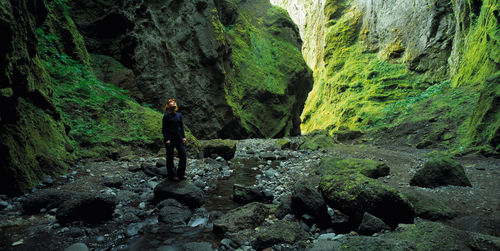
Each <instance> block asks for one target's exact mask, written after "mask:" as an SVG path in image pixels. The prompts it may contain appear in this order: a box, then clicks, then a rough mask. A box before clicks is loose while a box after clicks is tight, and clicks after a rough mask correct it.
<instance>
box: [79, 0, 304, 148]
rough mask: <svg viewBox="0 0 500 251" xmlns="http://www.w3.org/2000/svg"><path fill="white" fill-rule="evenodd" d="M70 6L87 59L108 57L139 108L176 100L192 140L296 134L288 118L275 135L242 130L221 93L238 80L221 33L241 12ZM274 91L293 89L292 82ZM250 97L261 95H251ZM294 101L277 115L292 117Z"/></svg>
mask: <svg viewBox="0 0 500 251" xmlns="http://www.w3.org/2000/svg"><path fill="white" fill-rule="evenodd" d="M71 4H72V16H73V17H74V19H75V21H76V23H77V24H78V27H79V29H80V31H81V32H82V34H83V35H84V36H85V40H86V44H87V48H88V49H89V51H90V52H92V53H94V54H102V55H106V56H108V57H112V58H114V59H115V60H117V61H119V62H120V63H122V64H123V65H124V66H125V67H127V68H129V69H131V70H132V71H133V73H134V76H133V77H131V78H128V79H131V80H130V81H128V83H129V84H127V86H124V87H125V88H127V89H129V90H131V91H132V93H131V94H132V95H133V96H135V97H137V98H138V99H139V100H140V101H143V102H145V103H149V104H153V106H154V107H156V108H159V109H161V107H162V106H163V104H164V103H165V102H166V100H167V99H168V98H171V97H175V98H176V99H177V101H178V104H179V106H180V108H181V112H183V113H184V114H185V120H186V124H188V125H189V126H190V127H191V128H192V130H193V133H194V134H195V135H197V136H198V137H203V138H214V137H224V138H226V137H232V138H241V137H246V136H250V135H252V136H260V137H262V136H268V137H269V136H277V132H282V134H290V133H292V134H297V132H298V131H299V127H298V124H299V123H298V118H295V121H294V122H293V123H292V122H291V120H292V117H286V116H285V117H286V118H285V117H284V118H280V119H281V120H286V121H287V122H285V123H281V124H271V126H272V127H274V128H277V132H274V131H262V130H259V129H258V128H256V127H255V125H254V126H249V123H248V121H247V120H246V119H245V115H246V114H245V115H244V114H242V113H240V112H239V111H240V110H241V109H240V108H237V107H236V106H237V104H234V102H231V101H230V99H231V94H229V93H230V91H228V90H227V88H228V86H231V85H232V84H233V83H234V77H235V76H237V75H238V72H235V71H234V70H233V67H232V65H233V61H232V55H233V54H234V53H235V51H234V50H235V47H234V46H231V45H230V39H228V38H227V34H226V33H227V30H228V27H230V26H234V25H235V24H234V22H235V20H236V17H237V16H239V14H240V13H241V12H243V9H241V8H240V7H239V6H240V3H239V2H238V1H213V0H205V1H181V2H179V1H162V2H155V1H72V3H71ZM254 4H255V5H262V4H263V3H261V2H259V1H256V2H255V3H254ZM269 7H270V6H268V7H266V8H269ZM96 10H97V11H96ZM264 13H266V9H264ZM290 25H293V24H291V23H290ZM274 28H276V29H278V28H279V27H278V26H277V25H275V26H274ZM292 35H293V34H292ZM236 50H237V49H236ZM263 53H270V52H269V51H266V52H263ZM104 71H107V70H104ZM132 79H133V80H132ZM295 79H296V81H295V82H298V81H302V82H304V81H305V83H306V84H305V86H307V82H310V80H307V79H305V80H304V79H300V78H298V79H297V78H295ZM309 79H310V76H309ZM254 81H257V82H263V81H265V79H258V78H255V79H254ZM283 81H287V80H283ZM288 81H289V80H288ZM130 83H135V84H133V85H135V87H132V88H129V87H128V86H133V85H130ZM255 84H258V83H255ZM281 84H283V85H294V83H293V81H289V82H283V83H281ZM295 89H297V88H295ZM305 89H307V88H305ZM306 93H307V90H306V91H305V92H303V93H301V94H300V96H304V97H305V95H306ZM247 94H248V93H247ZM287 94H292V93H291V92H288V93H287ZM250 96H261V94H260V93H251V92H250ZM300 100H301V98H296V101H294V102H288V103H287V105H286V107H285V108H284V109H285V110H290V109H292V110H294V111H299V110H300V109H299V108H300V105H299V104H298V102H300ZM259 113H262V111H260V112H259ZM278 116H280V115H278ZM280 122H282V121H280ZM288 124H293V126H288ZM287 126H288V127H287ZM285 127H287V128H285ZM292 129H293V130H292Z"/></svg>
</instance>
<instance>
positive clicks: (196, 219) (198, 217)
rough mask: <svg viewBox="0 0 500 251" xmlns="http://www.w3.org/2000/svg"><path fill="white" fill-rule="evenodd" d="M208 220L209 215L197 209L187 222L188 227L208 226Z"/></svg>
mask: <svg viewBox="0 0 500 251" xmlns="http://www.w3.org/2000/svg"><path fill="white" fill-rule="evenodd" d="M209 220H210V214H209V213H208V211H207V210H206V209H205V208H198V209H196V210H195V212H194V213H193V215H192V216H191V219H190V220H189V222H188V226H190V227H197V226H206V225H208V221H209Z"/></svg>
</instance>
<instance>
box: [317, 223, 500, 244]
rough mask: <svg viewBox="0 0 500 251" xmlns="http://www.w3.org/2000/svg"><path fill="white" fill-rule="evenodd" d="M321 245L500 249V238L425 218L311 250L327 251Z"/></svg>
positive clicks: (346, 238) (330, 242)
mask: <svg viewBox="0 0 500 251" xmlns="http://www.w3.org/2000/svg"><path fill="white" fill-rule="evenodd" d="M321 246H323V247H329V248H330V249H327V250H372V251H375V250H393V251H399V250H429V251H430V250H498V249H499V248H500V238H498V237H495V236H490V235H483V234H478V233H473V232H467V231H461V230H458V229H455V228H452V227H448V226H446V225H444V224H441V223H437V222H428V221H422V222H418V223H416V224H409V225H402V226H401V227H398V229H397V230H396V231H395V232H390V233H386V234H379V235H378V236H376V237H368V236H348V237H344V238H341V239H338V240H334V241H327V243H318V244H314V245H311V246H310V249H309V250H325V249H319V248H320V247H321Z"/></svg>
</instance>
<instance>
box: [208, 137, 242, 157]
mask: <svg viewBox="0 0 500 251" xmlns="http://www.w3.org/2000/svg"><path fill="white" fill-rule="evenodd" d="M200 142H201V145H202V147H201V149H202V151H203V156H204V157H205V158H207V157H210V156H211V155H212V154H216V155H217V156H220V157H222V158H224V159H226V160H230V159H232V158H234V154H235V152H236V141H234V140H229V139H213V140H202V141H200Z"/></svg>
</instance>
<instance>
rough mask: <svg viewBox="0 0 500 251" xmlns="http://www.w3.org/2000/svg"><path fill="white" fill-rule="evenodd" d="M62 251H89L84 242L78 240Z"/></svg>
mask: <svg viewBox="0 0 500 251" xmlns="http://www.w3.org/2000/svg"><path fill="white" fill-rule="evenodd" d="M64 251H89V248H88V247H87V245H85V243H81V242H79V243H75V244H73V245H71V246H69V247H67V248H65V249H64Z"/></svg>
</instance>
